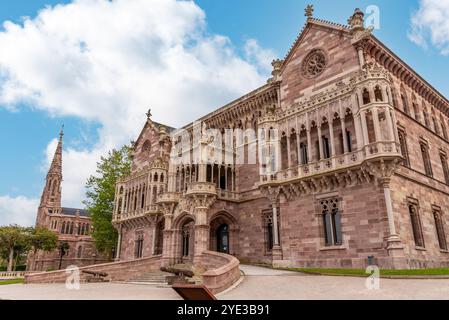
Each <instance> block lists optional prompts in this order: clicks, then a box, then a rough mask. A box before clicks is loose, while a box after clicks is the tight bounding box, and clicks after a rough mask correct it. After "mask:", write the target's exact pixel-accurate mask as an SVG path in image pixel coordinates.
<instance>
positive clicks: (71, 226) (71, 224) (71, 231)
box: [69, 222, 74, 234]
mask: <svg viewBox="0 0 449 320" xmlns="http://www.w3.org/2000/svg"><path fill="white" fill-rule="evenodd" d="M73 226H74V223H73V222H71V223H70V230H69V234H73Z"/></svg>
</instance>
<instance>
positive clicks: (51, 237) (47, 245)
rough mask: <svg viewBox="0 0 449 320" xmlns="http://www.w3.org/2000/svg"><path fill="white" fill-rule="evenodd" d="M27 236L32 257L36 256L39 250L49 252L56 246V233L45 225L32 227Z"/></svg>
mask: <svg viewBox="0 0 449 320" xmlns="http://www.w3.org/2000/svg"><path fill="white" fill-rule="evenodd" d="M30 231H31V234H30V237H29V241H28V242H29V245H30V247H31V249H32V250H33V257H36V255H37V252H38V251H39V250H42V251H46V252H50V251H53V250H54V249H56V248H57V246H58V235H57V234H56V233H55V232H53V231H50V230H48V229H47V228H45V227H36V228H32V229H31V230H30Z"/></svg>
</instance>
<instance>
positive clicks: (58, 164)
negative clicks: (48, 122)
mask: <svg viewBox="0 0 449 320" xmlns="http://www.w3.org/2000/svg"><path fill="white" fill-rule="evenodd" d="M63 137H64V125H62V128H61V132H60V133H59V141H58V145H57V147H56V151H55V154H54V156H53V161H52V162H51V166H50V169H49V170H48V174H47V179H48V177H49V176H50V175H58V176H60V177H62V138H63Z"/></svg>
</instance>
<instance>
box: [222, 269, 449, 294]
mask: <svg viewBox="0 0 449 320" xmlns="http://www.w3.org/2000/svg"><path fill="white" fill-rule="evenodd" d="M241 269H242V270H243V272H245V279H244V280H243V282H242V283H241V284H240V285H239V286H238V287H236V288H235V289H233V290H231V291H228V292H226V293H224V294H223V295H220V299H224V300H233V299H235V300H240V299H254V300H259V299H261V300H263V299H269V300H307V299H319V300H323V299H324V300H343V299H350V300H363V299H373V300H378V299H447V300H449V280H446V279H440V280H418V279H409V280H400V279H380V289H379V290H368V289H366V285H365V282H366V278H356V277H341V276H337V277H328V276H314V275H306V274H302V273H296V272H288V271H278V270H272V269H268V268H262V267H255V266H245V265H242V266H241Z"/></svg>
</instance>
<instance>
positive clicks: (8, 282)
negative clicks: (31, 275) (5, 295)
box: [0, 279, 23, 286]
mask: <svg viewBox="0 0 449 320" xmlns="http://www.w3.org/2000/svg"><path fill="white" fill-rule="evenodd" d="M18 283H23V279H11V280H0V286H2V285H7V284H18Z"/></svg>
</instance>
